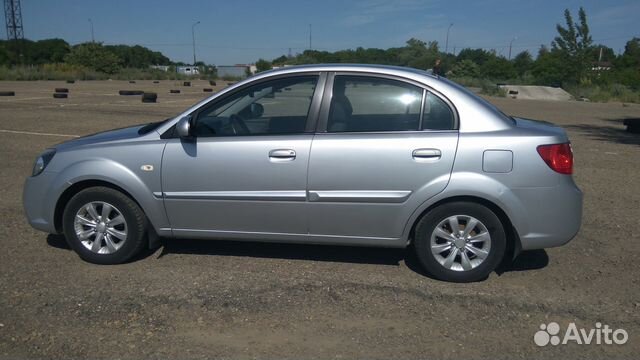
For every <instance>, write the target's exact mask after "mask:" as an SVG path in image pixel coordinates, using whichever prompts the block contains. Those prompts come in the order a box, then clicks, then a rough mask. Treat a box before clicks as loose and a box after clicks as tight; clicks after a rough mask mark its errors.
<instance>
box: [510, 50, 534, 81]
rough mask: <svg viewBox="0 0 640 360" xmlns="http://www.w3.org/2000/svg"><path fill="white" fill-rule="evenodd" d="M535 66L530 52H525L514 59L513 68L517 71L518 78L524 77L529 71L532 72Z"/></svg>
mask: <svg viewBox="0 0 640 360" xmlns="http://www.w3.org/2000/svg"><path fill="white" fill-rule="evenodd" d="M532 66H533V58H532V57H531V54H529V52H528V51H526V50H525V51H523V52H521V53H519V54H518V55H516V57H515V58H514V59H513V68H514V69H515V71H516V73H517V74H518V76H522V75H524V73H526V72H527V71H530V70H531V67H532Z"/></svg>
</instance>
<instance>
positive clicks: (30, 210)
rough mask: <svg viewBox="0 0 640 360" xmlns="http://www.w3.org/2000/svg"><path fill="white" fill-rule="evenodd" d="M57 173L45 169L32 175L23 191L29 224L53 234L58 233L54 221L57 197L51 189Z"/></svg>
mask: <svg viewBox="0 0 640 360" xmlns="http://www.w3.org/2000/svg"><path fill="white" fill-rule="evenodd" d="M56 175H57V173H53V172H47V171H46V170H45V171H44V172H42V173H41V174H39V175H38V176H30V177H28V178H27V180H26V181H25V183H24V189H23V192H22V204H23V207H24V212H25V214H26V216H27V220H28V221H29V224H30V225H31V226H32V227H33V228H35V229H37V230H40V231H44V232H48V233H51V234H53V233H57V230H56V227H55V223H54V213H55V206H56V199H57V197H56V196H55V194H54V192H53V191H52V189H51V184H52V183H53V181H54V179H55V177H56Z"/></svg>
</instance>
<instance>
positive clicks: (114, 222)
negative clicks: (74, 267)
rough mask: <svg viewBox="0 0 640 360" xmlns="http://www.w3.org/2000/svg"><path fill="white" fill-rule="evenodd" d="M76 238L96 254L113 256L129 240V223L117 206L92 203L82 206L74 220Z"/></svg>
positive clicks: (101, 202)
mask: <svg viewBox="0 0 640 360" xmlns="http://www.w3.org/2000/svg"><path fill="white" fill-rule="evenodd" d="M74 229H75V232H76V236H77V237H78V239H79V240H80V242H81V243H82V245H83V246H84V247H85V248H87V249H88V250H89V251H91V252H93V253H96V254H113V253H115V252H116V251H118V249H120V248H121V247H122V245H124V243H125V241H126V240H127V222H126V220H125V218H124V216H123V215H122V212H121V211H120V210H118V209H117V208H116V207H115V206H113V205H111V204H109V203H106V202H103V201H92V202H90V203H87V204H85V205H84V206H82V207H81V208H80V209H79V210H78V212H77V213H76V216H75V218H74Z"/></svg>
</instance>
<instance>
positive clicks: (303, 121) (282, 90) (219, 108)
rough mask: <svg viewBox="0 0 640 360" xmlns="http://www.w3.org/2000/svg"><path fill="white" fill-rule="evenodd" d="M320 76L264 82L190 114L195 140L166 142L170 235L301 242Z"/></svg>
mask: <svg viewBox="0 0 640 360" xmlns="http://www.w3.org/2000/svg"><path fill="white" fill-rule="evenodd" d="M318 78H319V76H318V75H308V76H295V77H291V76H289V77H286V78H280V79H275V80H269V81H266V82H262V83H258V84H256V85H252V86H248V87H245V88H241V89H240V90H238V91H237V92H235V93H233V94H230V95H228V96H225V97H224V98H223V99H214V100H213V101H212V103H211V104H209V105H205V106H204V107H202V108H201V109H199V110H198V111H196V112H195V113H194V114H193V115H192V116H193V117H194V119H193V121H192V124H193V126H192V131H193V136H194V139H192V140H182V139H171V140H169V141H168V143H167V146H166V148H165V151H164V156H163V161H162V189H163V197H164V199H165V207H166V211H167V215H168V217H169V221H170V223H171V227H172V229H173V232H174V235H176V236H191V237H221V238H257V239H260V238H264V239H276V240H286V239H287V238H288V237H291V238H297V237H304V236H306V233H307V226H308V224H307V209H306V207H305V202H306V181H307V169H308V168H307V166H308V162H309V151H310V147H311V141H312V138H313V128H311V129H309V125H310V124H309V121H310V119H312V118H313V116H310V109H311V108H312V107H311V105H312V102H315V101H319V99H315V100H314V92H315V88H316V85H317V83H318ZM311 125H312V126H313V124H311Z"/></svg>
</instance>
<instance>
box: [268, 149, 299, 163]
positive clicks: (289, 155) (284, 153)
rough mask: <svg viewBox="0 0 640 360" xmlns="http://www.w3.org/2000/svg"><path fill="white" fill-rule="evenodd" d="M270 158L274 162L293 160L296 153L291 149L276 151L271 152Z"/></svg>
mask: <svg viewBox="0 0 640 360" xmlns="http://www.w3.org/2000/svg"><path fill="white" fill-rule="evenodd" d="M269 158H270V159H272V160H293V159H295V158H296V152H295V151H294V150H291V149H274V150H271V151H269Z"/></svg>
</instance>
